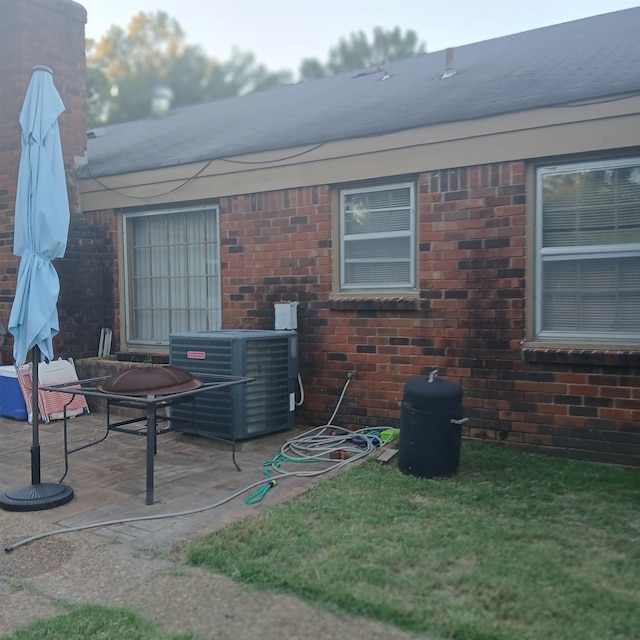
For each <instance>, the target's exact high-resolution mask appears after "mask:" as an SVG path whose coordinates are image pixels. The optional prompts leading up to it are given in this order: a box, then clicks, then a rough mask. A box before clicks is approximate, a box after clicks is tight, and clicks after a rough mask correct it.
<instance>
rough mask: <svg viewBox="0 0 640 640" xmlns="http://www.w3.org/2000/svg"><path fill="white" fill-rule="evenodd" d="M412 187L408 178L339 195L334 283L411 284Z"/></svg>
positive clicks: (385, 286) (394, 286)
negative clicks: (337, 275) (336, 277)
mask: <svg viewBox="0 0 640 640" xmlns="http://www.w3.org/2000/svg"><path fill="white" fill-rule="evenodd" d="M415 218H416V215H415V188H414V185H413V184H411V183H404V184H394V185H385V186H379V187H369V188H365V189H346V190H344V191H342V192H341V194H340V256H341V260H340V288H341V289H342V290H343V291H344V290H358V289H364V290H367V289H405V290H406V289H410V288H413V287H415V271H416V268H415V255H416V250H415V242H416V240H415V233H416V232H415V227H416V223H415Z"/></svg>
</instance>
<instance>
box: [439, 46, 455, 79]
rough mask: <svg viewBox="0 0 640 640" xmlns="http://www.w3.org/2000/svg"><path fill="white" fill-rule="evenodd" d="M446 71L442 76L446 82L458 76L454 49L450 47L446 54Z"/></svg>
mask: <svg viewBox="0 0 640 640" xmlns="http://www.w3.org/2000/svg"><path fill="white" fill-rule="evenodd" d="M445 56H446V57H445V69H444V73H443V74H442V79H443V80H446V79H447V78H451V76H455V75H456V70H455V69H454V68H453V48H452V47H449V48H448V49H447V51H446V53H445Z"/></svg>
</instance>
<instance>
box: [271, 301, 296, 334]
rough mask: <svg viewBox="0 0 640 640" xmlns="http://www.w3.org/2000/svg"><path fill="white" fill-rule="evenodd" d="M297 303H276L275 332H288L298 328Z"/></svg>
mask: <svg viewBox="0 0 640 640" xmlns="http://www.w3.org/2000/svg"><path fill="white" fill-rule="evenodd" d="M298 304H299V303H298V302H276V303H275V304H274V305H273V306H274V308H275V329H276V331H290V330H293V329H297V328H298Z"/></svg>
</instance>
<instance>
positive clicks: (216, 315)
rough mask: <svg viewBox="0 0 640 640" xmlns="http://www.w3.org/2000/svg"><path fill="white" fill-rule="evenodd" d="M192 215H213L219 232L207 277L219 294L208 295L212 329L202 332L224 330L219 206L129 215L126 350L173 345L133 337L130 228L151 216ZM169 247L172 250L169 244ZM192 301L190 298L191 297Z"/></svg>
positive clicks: (125, 220) (125, 255) (125, 248)
mask: <svg viewBox="0 0 640 640" xmlns="http://www.w3.org/2000/svg"><path fill="white" fill-rule="evenodd" d="M189 213H205V214H208V215H211V216H212V217H213V218H214V220H213V228H214V230H215V238H214V239H213V242H211V244H212V245H213V246H212V248H211V254H210V255H208V256H207V265H206V269H205V271H206V273H205V275H206V276H208V277H212V278H213V279H214V285H213V287H212V289H215V291H209V292H208V294H207V295H208V301H207V302H208V309H207V314H208V325H209V326H208V327H206V328H199V329H198V330H216V329H219V328H220V326H221V317H222V314H221V304H222V292H221V285H222V280H221V273H220V271H221V265H220V217H219V208H218V207H217V206H211V205H207V206H200V207H189V208H180V209H178V208H176V209H159V210H153V211H142V212H132V213H125V214H124V216H123V228H122V235H123V274H124V283H123V289H124V318H125V332H124V333H125V336H126V346H127V347H128V348H136V347H151V346H156V347H168V345H169V335H167V336H166V339H162V340H156V339H144V338H141V337H139V336H134V335H133V330H134V327H135V320H134V318H133V313H134V308H133V306H134V291H133V287H132V277H133V274H132V271H133V269H132V265H131V264H130V261H131V260H132V259H133V254H132V248H131V246H130V243H131V239H130V237H129V230H130V224H131V223H132V221H133V220H135V219H136V218H149V217H150V216H170V215H183V214H187V215H188V214H189ZM166 246H170V245H169V244H167V245H166ZM169 268H170V266H169ZM198 275H199V277H202V275H203V274H198ZM187 297H188V296H187ZM187 310H188V299H187ZM174 330H175V329H174V328H173V327H171V326H169V333H171V332H172V331H174ZM178 330H188V331H189V330H194V329H190V328H187V329H184V328H182V327H181V328H179V329H178Z"/></svg>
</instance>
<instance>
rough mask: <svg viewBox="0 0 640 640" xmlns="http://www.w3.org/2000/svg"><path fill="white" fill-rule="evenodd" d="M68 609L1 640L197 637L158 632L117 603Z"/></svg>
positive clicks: (169, 639)
mask: <svg viewBox="0 0 640 640" xmlns="http://www.w3.org/2000/svg"><path fill="white" fill-rule="evenodd" d="M70 609H71V610H70V611H69V613H66V614H62V615H59V616H56V617H54V618H50V619H45V620H38V621H37V622H34V623H33V624H29V625H26V626H24V627H21V628H20V629H18V630H17V631H15V632H14V633H12V634H11V635H8V636H2V637H1V640H89V639H97V638H99V640H197V638H198V637H199V636H195V635H193V634H190V633H188V634H168V633H166V634H165V633H161V632H160V631H158V630H157V629H156V627H154V626H153V625H152V624H151V623H150V622H148V621H147V620H144V619H143V618H141V617H139V616H138V615H136V614H135V613H133V612H131V611H128V610H127V609H122V608H118V607H102V606H98V605H81V606H74V607H70Z"/></svg>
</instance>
